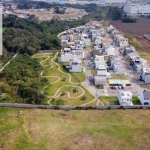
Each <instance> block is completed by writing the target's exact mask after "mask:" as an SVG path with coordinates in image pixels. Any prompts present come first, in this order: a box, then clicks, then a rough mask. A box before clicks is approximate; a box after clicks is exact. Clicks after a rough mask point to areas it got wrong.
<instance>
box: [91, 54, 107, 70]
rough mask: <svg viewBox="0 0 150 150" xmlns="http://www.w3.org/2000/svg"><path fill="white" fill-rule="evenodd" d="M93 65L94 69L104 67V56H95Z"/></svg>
mask: <svg viewBox="0 0 150 150" xmlns="http://www.w3.org/2000/svg"><path fill="white" fill-rule="evenodd" d="M94 63H95V68H96V69H98V67H99V65H105V66H107V65H106V61H105V59H104V56H97V55H96V57H95V59H94Z"/></svg>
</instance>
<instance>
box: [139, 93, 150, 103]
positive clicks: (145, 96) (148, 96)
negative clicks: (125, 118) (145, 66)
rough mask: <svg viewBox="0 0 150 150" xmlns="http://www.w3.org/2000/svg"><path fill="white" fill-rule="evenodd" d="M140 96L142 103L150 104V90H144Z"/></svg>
mask: <svg viewBox="0 0 150 150" xmlns="http://www.w3.org/2000/svg"><path fill="white" fill-rule="evenodd" d="M139 98H140V102H141V104H142V105H150V91H146V90H144V91H142V92H141V93H140V97H139Z"/></svg>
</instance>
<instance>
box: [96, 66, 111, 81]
mask: <svg viewBox="0 0 150 150" xmlns="http://www.w3.org/2000/svg"><path fill="white" fill-rule="evenodd" d="M97 76H102V77H105V78H106V79H108V78H111V74H110V73H109V72H107V67H106V66H105V65H99V66H98V68H97Z"/></svg>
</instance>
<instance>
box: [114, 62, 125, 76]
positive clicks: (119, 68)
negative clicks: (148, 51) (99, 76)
mask: <svg viewBox="0 0 150 150" xmlns="http://www.w3.org/2000/svg"><path fill="white" fill-rule="evenodd" d="M113 70H114V73H115V74H124V68H123V66H122V65H121V63H120V62H115V63H114V64H113Z"/></svg>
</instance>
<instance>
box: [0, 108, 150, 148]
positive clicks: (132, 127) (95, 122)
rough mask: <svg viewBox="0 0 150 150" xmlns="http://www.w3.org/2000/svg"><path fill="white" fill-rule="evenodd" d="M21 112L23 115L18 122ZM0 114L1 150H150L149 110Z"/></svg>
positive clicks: (13, 110)
mask: <svg viewBox="0 0 150 150" xmlns="http://www.w3.org/2000/svg"><path fill="white" fill-rule="evenodd" d="M19 110H22V114H21V115H20V118H17V115H18V111H19ZM0 112H1V114H0V145H1V144H2V143H4V147H3V148H1V149H2V150H8V149H11V150H20V149H21V150H29V149H32V150H41V149H42V150H49V149H50V150H93V149H94V150H106V149H109V150H135V149H136V150H148V149H150V144H149V141H150V124H149V120H150V111H149V110H106V111H95V110H94V111H92V110H89V111H78V110H75V111H54V110H38V109H16V108H5V107H0ZM52 114H53V115H52Z"/></svg>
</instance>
